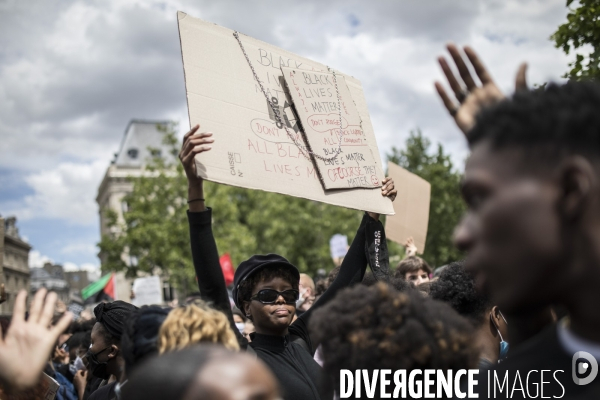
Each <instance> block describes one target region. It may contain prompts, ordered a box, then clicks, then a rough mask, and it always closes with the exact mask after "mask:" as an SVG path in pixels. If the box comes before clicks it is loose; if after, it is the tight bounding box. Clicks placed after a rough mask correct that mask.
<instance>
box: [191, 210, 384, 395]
mask: <svg viewBox="0 0 600 400" xmlns="http://www.w3.org/2000/svg"><path fill="white" fill-rule="evenodd" d="M188 221H189V224H190V239H191V246H192V257H193V260H194V269H195V270H196V276H197V278H198V287H199V289H200V293H201V295H202V298H203V299H204V300H205V301H208V302H210V303H211V304H212V305H213V307H215V308H217V309H219V310H221V311H223V312H224V313H225V314H226V315H227V318H228V319H229V323H230V325H231V328H232V329H233V331H234V333H235V334H236V337H237V339H238V342H239V343H240V347H241V348H243V349H247V347H248V341H247V340H246V339H245V338H244V337H243V336H242V335H241V334H240V332H239V330H238V329H237V328H236V326H235V322H234V321H233V314H232V312H231V306H230V303H229V295H228V293H227V288H226V287H225V279H224V278H223V272H222V271H221V265H220V263H219V253H218V250H217V245H216V243H215V239H214V237H213V233H212V227H211V222H212V210H211V209H210V208H208V209H207V210H206V211H202V212H189V211H188ZM367 224H376V225H377V226H378V227H380V230H381V231H382V230H383V227H382V226H381V223H380V222H379V221H375V220H373V219H371V218H370V217H369V216H368V215H367V214H365V215H364V217H363V220H362V222H361V224H360V227H359V228H358V231H357V232H356V236H355V237H354V240H353V241H352V245H351V246H350V249H349V250H348V253H347V254H346V257H345V258H344V261H343V262H342V266H341V268H340V272H339V274H338V277H337V278H336V279H335V281H334V282H333V283H332V284H331V286H330V287H329V288H328V289H327V291H325V293H323V295H321V297H319V299H318V300H317V301H316V302H315V304H314V305H313V306H312V307H311V308H310V309H309V310H308V311H306V312H305V313H303V314H302V315H301V316H300V317H299V318H298V319H296V321H294V323H293V324H292V325H290V327H289V328H288V331H289V334H288V335H286V336H273V335H261V334H257V333H254V334H252V343H251V344H250V346H251V347H252V349H253V350H254V351H255V352H256V355H257V356H258V358H260V359H261V360H262V361H263V362H265V364H267V365H268V366H269V367H270V369H271V371H272V372H273V374H274V375H275V377H276V378H277V380H278V381H279V385H280V388H281V391H282V394H283V398H284V399H286V400H311V399H316V400H319V399H320V397H319V392H318V388H319V378H320V372H321V367H320V366H319V364H317V363H316V362H315V361H314V359H313V353H314V350H315V349H314V348H313V344H312V342H311V340H310V335H309V332H308V323H309V320H310V317H311V315H312V313H313V311H314V310H316V309H318V308H319V307H322V306H323V305H324V304H326V303H327V302H328V301H329V300H331V299H332V298H333V297H335V294H336V293H337V292H338V291H339V290H340V289H342V288H344V287H347V286H349V285H350V284H351V283H353V282H360V281H361V280H362V277H363V275H364V273H365V270H366V266H367V256H366V254H365V253H366V251H365V243H368V242H367V240H366V237H365V236H366V233H365V232H367V231H372V230H366V229H365V226H367Z"/></svg>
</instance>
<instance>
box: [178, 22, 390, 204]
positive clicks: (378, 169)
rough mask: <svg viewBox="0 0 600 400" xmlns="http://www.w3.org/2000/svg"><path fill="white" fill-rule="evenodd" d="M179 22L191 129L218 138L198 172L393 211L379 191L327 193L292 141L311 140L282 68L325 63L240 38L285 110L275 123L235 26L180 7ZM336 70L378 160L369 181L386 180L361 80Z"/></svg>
mask: <svg viewBox="0 0 600 400" xmlns="http://www.w3.org/2000/svg"><path fill="white" fill-rule="evenodd" d="M178 22H179V35H180V39H181V52H182V59H183V68H184V75H185V87H186V95H187V101H188V112H189V118H190V126H193V125H195V124H200V126H201V128H200V130H201V131H209V132H213V133H214V138H215V142H214V144H213V146H212V150H211V151H209V152H205V153H202V154H200V155H198V156H197V157H196V160H195V162H196V166H197V170H198V173H199V175H200V176H202V177H203V178H204V179H207V180H209V181H214V182H219V183H224V184H228V185H233V186H239V187H244V188H249V189H260V190H265V191H270V192H277V193H283V194H287V195H290V196H296V197H303V198H307V199H311V200H316V201H320V202H324V203H328V204H333V205H338V206H343V207H348V208H353V209H357V210H366V211H371V212H378V213H381V214H393V213H394V209H393V206H392V203H391V201H390V200H389V199H388V198H385V197H383V196H381V191H380V190H373V189H365V188H353V189H339V190H324V188H323V185H322V184H321V182H320V180H319V178H318V173H317V169H316V168H315V165H314V163H313V161H312V160H311V159H310V158H309V157H307V156H306V154H304V153H303V151H302V149H301V148H299V147H298V146H296V145H295V144H294V141H298V142H299V143H302V144H303V145H304V146H306V144H307V143H306V142H305V141H304V138H303V135H302V132H301V131H300V127H299V125H298V123H297V121H295V119H294V114H293V113H292V112H291V104H290V102H289V101H288V100H287V98H286V95H285V88H284V87H285V84H284V82H283V76H282V71H281V67H293V68H295V69H299V70H303V71H316V72H326V71H327V67H326V66H325V65H323V64H320V63H317V62H315V61H312V60H309V59H307V58H304V57H300V56H298V55H296V54H293V53H290V52H287V51H285V50H282V49H280V48H277V47H275V46H272V45H269V44H267V43H264V42H261V41H259V40H256V39H253V38H251V37H248V36H245V35H243V34H240V35H239V36H240V40H241V42H242V43H243V46H244V48H245V51H246V52H247V54H248V57H249V60H250V62H251V63H252V65H253V67H254V69H255V71H256V74H257V76H258V77H259V79H260V80H261V82H262V84H263V85H264V87H265V90H266V91H267V93H268V96H269V97H270V98H271V100H272V102H273V103H274V104H275V105H276V107H279V109H280V110H281V112H282V115H284V118H283V121H282V123H279V124H278V123H277V122H276V121H275V118H274V115H273V111H272V110H271V107H270V105H269V104H268V103H267V100H266V99H265V96H264V94H263V93H262V91H261V90H260V87H259V85H258V84H257V83H256V81H255V79H254V75H253V72H252V70H251V68H250V67H249V65H248V61H247V60H246V58H245V57H244V55H243V53H242V51H241V49H240V46H239V44H238V42H237V40H236V39H235V37H234V36H233V31H232V30H230V29H226V28H223V27H220V26H218V25H215V24H212V23H209V22H205V21H202V20H200V19H196V18H192V17H190V16H188V15H187V14H185V13H183V12H179V13H178ZM336 75H337V76H339V77H343V78H344V79H345V82H346V85H347V89H348V90H349V92H350V96H351V98H352V99H353V100H354V103H355V104H356V109H357V110H358V114H359V116H360V120H361V124H362V130H363V131H364V140H365V141H366V146H365V148H368V149H369V150H370V151H371V153H372V155H373V157H374V163H375V165H374V169H375V171H374V172H375V173H371V174H369V175H368V176H369V179H370V177H371V175H374V176H375V178H376V179H377V180H378V181H379V182H381V181H382V180H383V178H384V175H383V170H382V166H381V165H382V164H381V160H380V158H379V150H378V149H377V143H376V141H375V134H374V132H373V127H372V125H371V120H370V117H369V112H368V110H367V105H366V101H365V97H364V93H363V90H362V87H361V85H360V82H359V81H358V80H357V79H355V78H353V77H350V76H347V75H344V74H342V73H341V72H338V71H336ZM283 124H285V125H286V127H288V130H289V131H290V132H291V133H292V134H293V135H294V136H293V137H294V140H292V139H291V138H290V137H288V134H287V133H286V131H285V129H284V127H283V126H282V125H283ZM278 125H279V126H278ZM340 176H343V175H340ZM345 184H346V185H347V182H345ZM345 187H348V186H345Z"/></svg>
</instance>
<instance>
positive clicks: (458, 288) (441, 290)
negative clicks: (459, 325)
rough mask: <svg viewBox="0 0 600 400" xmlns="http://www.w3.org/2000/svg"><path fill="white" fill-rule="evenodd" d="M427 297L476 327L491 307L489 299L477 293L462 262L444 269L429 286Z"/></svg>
mask: <svg viewBox="0 0 600 400" xmlns="http://www.w3.org/2000/svg"><path fill="white" fill-rule="evenodd" d="M429 296H430V297H431V298H432V299H435V300H440V301H443V302H444V303H446V304H448V305H450V307H452V308H453V309H455V310H456V312H457V313H459V314H460V315H462V316H464V317H466V318H468V319H469V320H471V322H473V323H474V324H475V325H476V326H479V325H481V323H482V320H483V317H484V316H485V312H486V311H487V310H488V309H490V308H491V307H492V304H491V302H490V300H489V298H488V297H487V296H485V295H484V294H483V293H479V292H478V291H477V289H476V288H475V280H474V279H473V276H472V275H471V274H470V273H469V272H467V270H465V268H464V265H463V263H462V262H454V263H452V264H450V265H448V266H447V267H446V268H444V271H442V273H441V274H440V277H439V278H438V279H437V280H436V281H435V282H433V283H432V284H431V291H430V292H429Z"/></svg>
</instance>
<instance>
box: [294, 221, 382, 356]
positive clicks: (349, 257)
mask: <svg viewBox="0 0 600 400" xmlns="http://www.w3.org/2000/svg"><path fill="white" fill-rule="evenodd" d="M370 218H371V217H369V215H368V214H367V213H365V215H364V216H363V219H362V221H361V223H360V227H359V228H358V231H357V232H356V236H354V240H353V241H352V244H351V245H350V249H348V253H347V254H346V256H345V257H344V261H342V266H341V268H340V272H339V274H338V276H337V278H335V280H334V281H333V283H332V284H331V286H329V288H327V290H326V291H325V293H323V294H322V295H321V297H319V299H318V300H317V301H316V302H315V304H313V306H312V307H311V308H309V309H308V311H306V312H305V313H303V314H302V315H301V316H300V317H298V319H297V320H296V321H294V323H293V324H292V325H291V326H290V329H289V331H290V335H293V336H297V337H300V338H302V339H303V340H305V341H306V342H307V343H308V345H309V346H311V341H310V337H309V332H308V322H309V320H310V316H311V315H312V313H313V311H314V310H316V309H318V308H319V307H322V306H323V305H325V304H326V303H327V302H328V301H329V300H331V299H333V298H334V297H335V295H336V294H337V292H338V291H339V290H340V289H343V288H345V287H348V286H350V285H351V284H352V283H356V282H360V281H362V278H363V276H364V274H365V271H366V269H367V256H366V254H365V242H366V237H365V226H366V225H367V223H368V222H369V219H370Z"/></svg>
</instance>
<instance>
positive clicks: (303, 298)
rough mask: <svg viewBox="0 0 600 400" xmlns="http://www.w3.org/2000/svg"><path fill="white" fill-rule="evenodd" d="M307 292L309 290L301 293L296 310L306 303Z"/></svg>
mask: <svg viewBox="0 0 600 400" xmlns="http://www.w3.org/2000/svg"><path fill="white" fill-rule="evenodd" d="M306 292H308V290H301V291H300V296H298V300H297V301H296V308H298V307H300V306H301V305H302V304H303V303H304V301H305V300H306V297H304V296H306Z"/></svg>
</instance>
